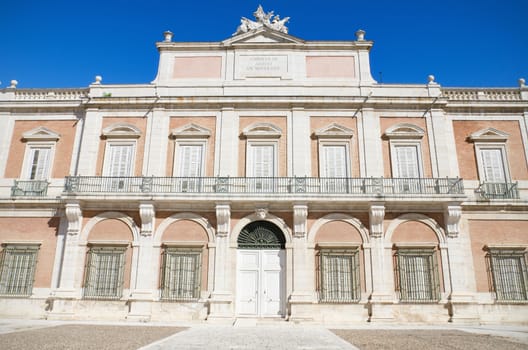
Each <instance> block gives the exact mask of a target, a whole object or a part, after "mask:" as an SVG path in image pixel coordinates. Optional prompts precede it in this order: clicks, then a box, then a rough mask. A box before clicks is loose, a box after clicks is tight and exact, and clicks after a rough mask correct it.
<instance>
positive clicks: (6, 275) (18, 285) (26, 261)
mask: <svg viewBox="0 0 528 350" xmlns="http://www.w3.org/2000/svg"><path fill="white" fill-rule="evenodd" d="M38 250H39V245H36V244H35V245H22V244H20V245H18V244H5V245H4V247H3V250H2V253H1V254H0V295H2V296H31V293H32V292H33V281H34V280H35V267H36V265H37V254H38Z"/></svg>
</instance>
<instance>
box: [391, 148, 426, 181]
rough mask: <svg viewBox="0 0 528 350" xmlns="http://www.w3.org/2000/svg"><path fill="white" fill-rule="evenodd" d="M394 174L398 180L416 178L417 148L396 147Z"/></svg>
mask: <svg viewBox="0 0 528 350" xmlns="http://www.w3.org/2000/svg"><path fill="white" fill-rule="evenodd" d="M394 149H395V151H396V169H395V170H396V172H397V173H396V174H395V177H400V178H418V177H420V171H419V168H418V148H417V147H416V146H396V147H395V148H394Z"/></svg>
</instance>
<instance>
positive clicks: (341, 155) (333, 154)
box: [323, 145, 347, 177]
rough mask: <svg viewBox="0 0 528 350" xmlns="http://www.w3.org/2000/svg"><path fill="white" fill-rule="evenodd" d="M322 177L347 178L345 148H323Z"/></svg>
mask: <svg viewBox="0 0 528 350" xmlns="http://www.w3.org/2000/svg"><path fill="white" fill-rule="evenodd" d="M323 157H324V164H323V172H324V174H323V176H324V177H347V159H346V147H345V146H344V145H343V146H336V145H334V146H323Z"/></svg>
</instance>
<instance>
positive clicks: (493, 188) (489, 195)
mask: <svg viewBox="0 0 528 350" xmlns="http://www.w3.org/2000/svg"><path fill="white" fill-rule="evenodd" d="M475 192H476V193H478V194H479V195H480V197H481V199H483V200H490V199H519V189H518V187H517V183H513V182H483V183H481V184H480V186H479V187H478V188H477V189H476V190H475Z"/></svg>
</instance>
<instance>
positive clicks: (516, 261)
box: [489, 249, 528, 302]
mask: <svg viewBox="0 0 528 350" xmlns="http://www.w3.org/2000/svg"><path fill="white" fill-rule="evenodd" d="M489 258H490V267H491V274H492V277H493V287H494V289H495V294H496V296H497V300H499V301H509V302H516V301H522V302H526V301H528V273H527V271H526V253H525V251H524V249H522V250H520V249H517V250H514V249H492V250H490V252H489Z"/></svg>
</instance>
